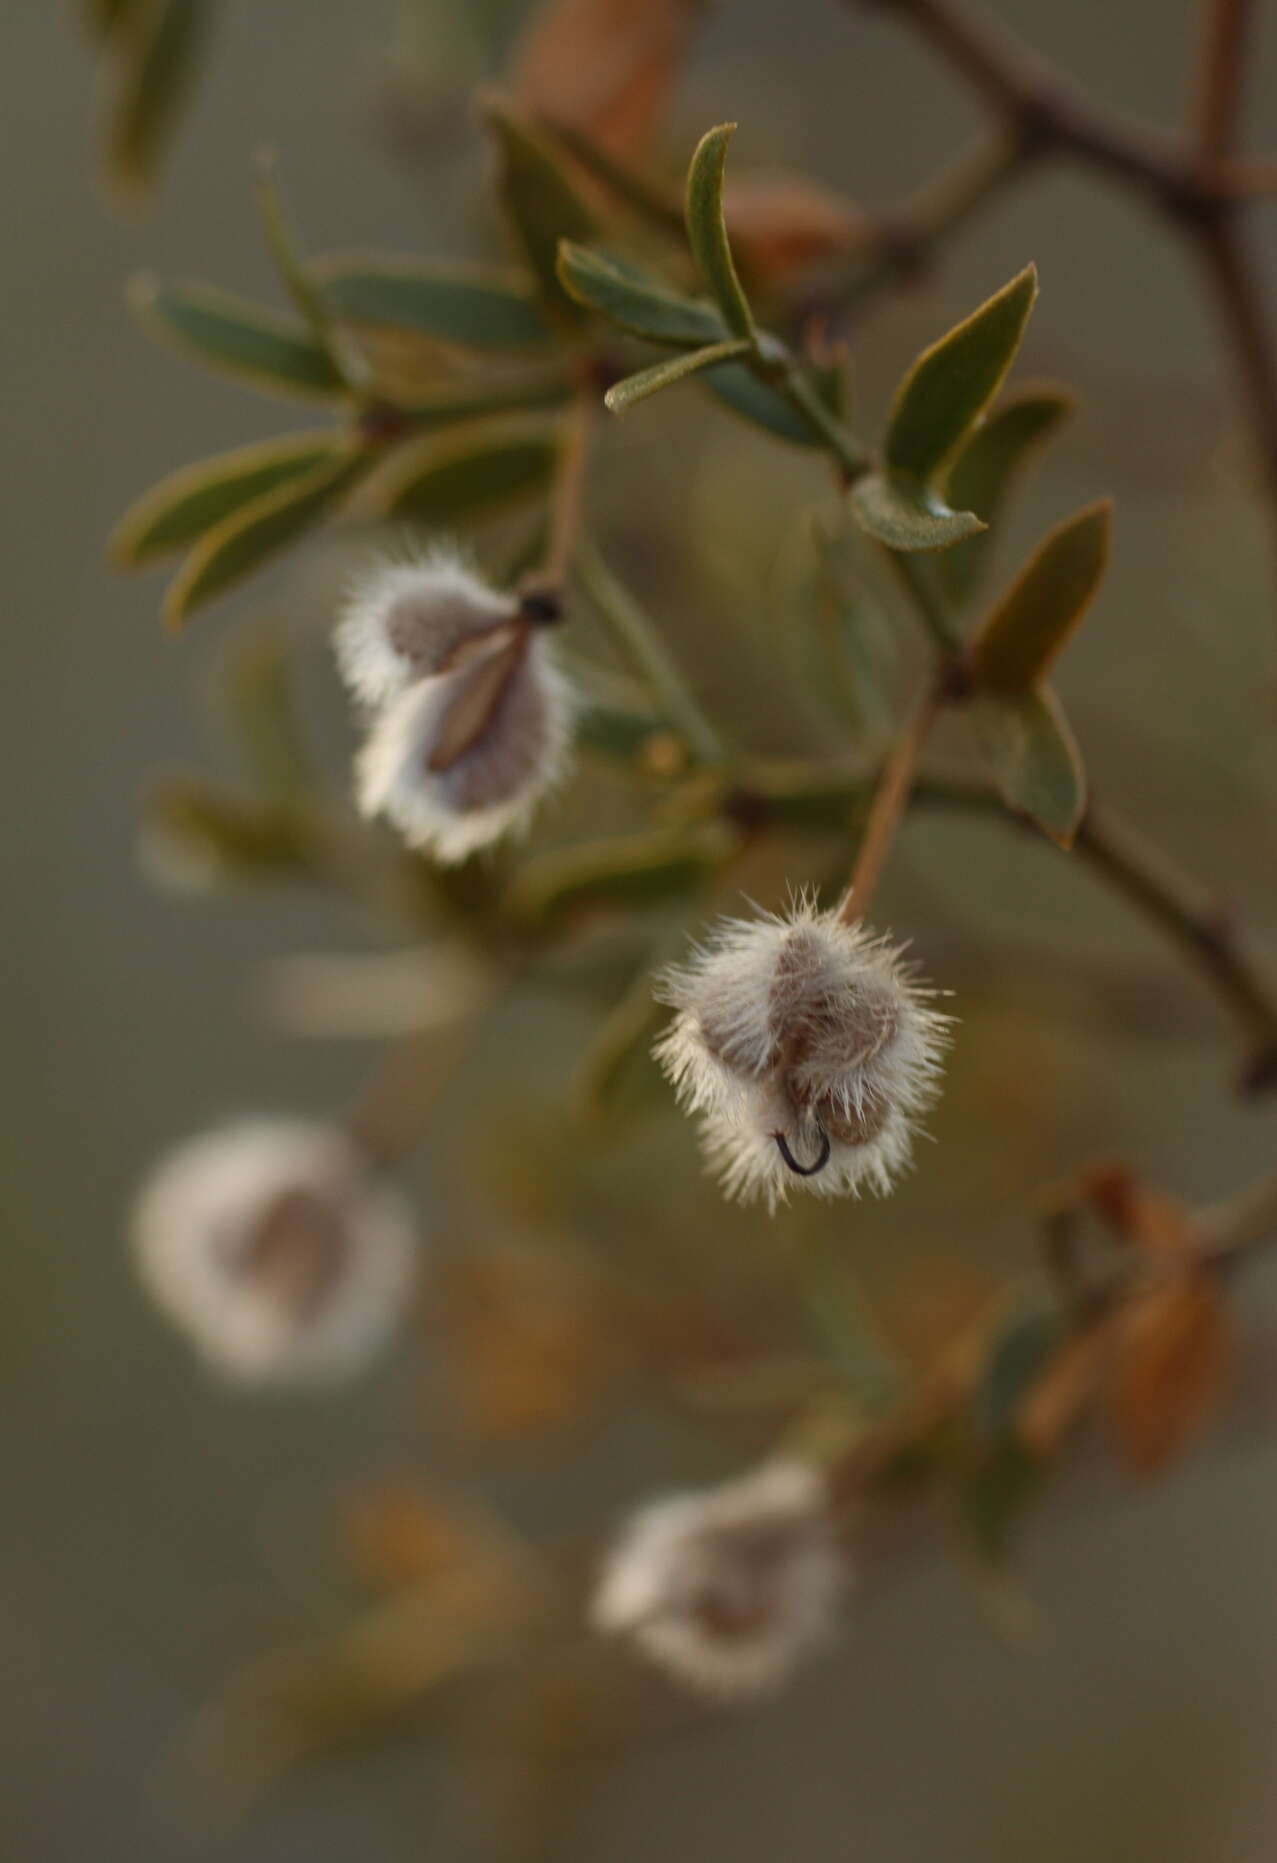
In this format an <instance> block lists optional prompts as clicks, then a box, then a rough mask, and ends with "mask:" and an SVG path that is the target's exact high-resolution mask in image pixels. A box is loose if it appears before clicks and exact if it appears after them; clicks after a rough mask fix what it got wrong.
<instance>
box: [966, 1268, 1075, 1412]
mask: <svg viewBox="0 0 1277 1863" xmlns="http://www.w3.org/2000/svg"><path fill="white" fill-rule="evenodd" d="M1064 1336H1065V1327H1064V1320H1063V1316H1062V1315H1061V1313H1060V1311H1059V1308H1058V1307H1055V1306H1051V1305H1048V1304H1046V1303H1044V1302H1042V1301H1037V1300H1033V1301H1024V1302H1022V1303H1021V1304H1020V1305H1018V1306H1017V1307H1016V1308H1015V1310H1014V1311H1013V1312H1012V1313H1011V1314H1009V1315H1008V1317H1007V1319H1006V1320H1005V1322H1004V1323H1003V1325H1002V1327H1001V1328H1000V1330H999V1331H998V1333H997V1335H996V1337H995V1338H994V1340H993V1343H992V1346H991V1348H990V1351H989V1356H988V1358H987V1360H986V1362H985V1367H984V1372H983V1375H982V1376H981V1378H980V1382H979V1385H978V1387H977V1390H976V1394H975V1415H976V1421H977V1423H978V1425H979V1427H980V1430H981V1433H982V1434H983V1435H984V1436H985V1437H986V1438H988V1439H989V1440H996V1439H997V1438H999V1437H1002V1436H1007V1435H1011V1434H1013V1433H1014V1429H1015V1424H1016V1420H1017V1417H1018V1415H1019V1411H1020V1406H1021V1405H1022V1404H1023V1402H1024V1400H1025V1398H1026V1397H1027V1396H1028V1394H1029V1392H1030V1390H1032V1388H1033V1386H1034V1385H1035V1384H1036V1383H1037V1380H1038V1377H1039V1375H1040V1373H1041V1372H1042V1370H1043V1369H1044V1367H1045V1366H1046V1364H1047V1361H1048V1360H1049V1359H1050V1357H1051V1354H1052V1353H1053V1352H1054V1351H1055V1350H1056V1348H1057V1346H1058V1345H1059V1344H1060V1342H1061V1341H1062V1340H1063V1338H1064Z"/></svg>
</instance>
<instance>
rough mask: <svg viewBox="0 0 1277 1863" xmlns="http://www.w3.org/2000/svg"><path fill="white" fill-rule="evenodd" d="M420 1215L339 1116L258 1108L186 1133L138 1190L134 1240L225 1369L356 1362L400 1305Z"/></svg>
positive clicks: (311, 1378) (332, 1370)
mask: <svg viewBox="0 0 1277 1863" xmlns="http://www.w3.org/2000/svg"><path fill="white" fill-rule="evenodd" d="M417 1245H418V1226H417V1223H416V1221H415V1219H414V1217H413V1214H412V1211H411V1210H410V1208H409V1207H408V1205H407V1203H406V1202H405V1201H404V1200H403V1198H401V1197H400V1195H399V1194H398V1192H397V1191H395V1190H393V1189H392V1188H390V1187H389V1186H388V1185H386V1184H384V1183H383V1182H380V1181H379V1180H377V1179H375V1178H373V1177H372V1176H371V1175H370V1174H369V1172H368V1169H367V1167H366V1165H365V1164H364V1162H363V1160H362V1159H361V1157H360V1155H359V1153H358V1151H357V1150H356V1148H355V1146H354V1145H353V1144H352V1143H351V1141H350V1140H349V1139H348V1138H347V1137H346V1136H345V1135H344V1134H343V1133H342V1132H340V1131H339V1130H337V1129H336V1128H335V1127H330V1126H325V1125H313V1124H310V1123H308V1122H305V1121H301V1120H288V1119H265V1118H262V1119H247V1120H243V1121H241V1122H238V1123H236V1124H233V1125H229V1126H226V1127H223V1128H220V1129H218V1130H215V1131H212V1132H208V1133H205V1134H203V1135H202V1136H200V1137H198V1138H194V1139H190V1140H188V1141H187V1142H186V1143H185V1144H183V1145H180V1146H178V1147H177V1148H176V1149H175V1150H174V1151H172V1152H171V1153H170V1154H169V1155H168V1156H167V1157H166V1158H164V1159H163V1160H161V1162H160V1163H159V1165H158V1166H157V1167H156V1169H155V1170H154V1172H153V1174H152V1176H151V1177H150V1179H149V1181H148V1182H147V1183H146V1184H145V1185H144V1187H143V1189H142V1192H141V1194H140V1196H139V1198H138V1202H137V1207H136V1211H135V1215H134V1224H133V1247H134V1252H135V1257H136V1260H137V1264H138V1269H139V1272H140V1274H141V1277H142V1279H143V1281H144V1283H145V1285H146V1286H147V1288H148V1289H149V1291H150V1293H151V1294H152V1296H153V1297H154V1299H155V1301H156V1303H157V1304H158V1305H159V1306H160V1307H161V1308H162V1309H163V1310H164V1311H165V1312H166V1313H167V1314H168V1316H169V1317H170V1318H171V1319H172V1320H174V1321H175V1322H176V1324H177V1325H178V1326H179V1327H181V1329H182V1330H183V1331H184V1332H186V1333H187V1334H188V1335H189V1336H190V1337H191V1339H192V1340H193V1341H194V1343H195V1344H196V1346H197V1347H198V1348H199V1349H200V1350H201V1352H202V1353H203V1354H204V1356H205V1357H206V1358H207V1359H208V1360H209V1361H210V1363H212V1364H213V1365H214V1366H216V1367H217V1369H218V1370H220V1371H222V1372H224V1373H225V1374H226V1375H227V1376H229V1377H232V1378H235V1379H237V1380H240V1381H242V1382H245V1383H261V1384H293V1385H306V1384H319V1383H328V1382H336V1381H338V1380H340V1379H342V1378H345V1377H348V1376H351V1375H353V1374H354V1373H355V1372H357V1371H358V1370H360V1369H361V1368H362V1367H363V1366H364V1364H365V1363H366V1362H367V1361H368V1360H369V1359H371V1358H372V1356H373V1355H374V1354H375V1352H376V1351H377V1349H378V1348H379V1347H380V1346H381V1345H382V1344H383V1343H384V1342H385V1340H386V1338H387V1336H388V1334H389V1333H390V1331H391V1329H392V1328H393V1326H394V1325H395V1323H396V1322H397V1321H398V1320H399V1319H400V1318H401V1317H402V1315H403V1313H404V1310H405V1308H406V1306H407V1304H408V1302H409V1300H410V1298H411V1294H412V1288H413V1283H414V1279H415V1275H416V1263H417Z"/></svg>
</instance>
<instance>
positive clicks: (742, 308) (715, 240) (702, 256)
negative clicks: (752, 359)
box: [686, 123, 755, 344]
mask: <svg viewBox="0 0 1277 1863" xmlns="http://www.w3.org/2000/svg"><path fill="white" fill-rule="evenodd" d="M735 128H736V125H735V123H720V124H719V126H718V128H717V129H711V130H708V131H707V132H706V134H705V135H704V136H702V137H701V139H700V142H699V143H698V144H697V146H696V153H695V154H694V155H693V157H692V165H691V167H690V168H689V169H688V171H687V201H686V213H687V238H688V243H689V245H690V246H691V248H692V257H693V258H694V259H695V260H696V263H697V265H698V267H699V268H700V273H701V277H702V278H703V279H704V280H705V282H706V284H707V285H708V286H709V288H710V290H711V292H712V293H713V295H714V300H715V302H716V303H717V305H718V308H719V309H720V310H721V311H722V313H723V321H724V322H725V323H726V325H727V327H728V329H729V330H732V331H734V332H735V334H736V335H737V336H740V337H747V338H748V339H749V341H750V343H751V344H752V343H753V342H754V338H755V331H754V318H753V313H752V312H751V310H750V308H749V300H748V299H747V298H746V296H745V293H744V290H743V289H742V287H741V282H740V279H739V278H738V277H737V276H736V266H735V264H734V263H733V261H732V248H731V242H730V240H729V239H728V237H727V222H726V220H725V219H724V217H723V178H724V169H725V167H726V164H727V145H728V143H729V142H730V141H731V139H732V132H733V130H734V129H735Z"/></svg>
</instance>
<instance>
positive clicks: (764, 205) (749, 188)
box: [724, 174, 865, 286]
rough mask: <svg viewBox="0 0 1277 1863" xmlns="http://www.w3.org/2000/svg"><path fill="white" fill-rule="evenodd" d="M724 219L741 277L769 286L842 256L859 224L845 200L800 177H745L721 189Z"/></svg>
mask: <svg viewBox="0 0 1277 1863" xmlns="http://www.w3.org/2000/svg"><path fill="white" fill-rule="evenodd" d="M724 215H725V218H726V221H727V231H728V234H729V236H730V238H731V242H732V249H733V251H734V252H735V253H736V255H737V256H738V258H739V259H740V262H741V269H742V270H743V271H744V273H745V276H746V277H747V278H748V279H749V280H750V282H751V283H752V284H768V285H773V286H775V285H780V284H787V283H790V282H792V281H793V280H794V279H795V278H796V277H801V276H802V275H803V274H805V273H810V272H811V271H813V270H814V268H816V267H817V266H822V265H823V266H828V265H830V264H831V262H832V261H834V260H836V259H840V258H845V257H846V256H847V254H848V253H849V252H851V251H852V249H853V248H854V246H855V244H856V242H857V239H858V237H860V236H861V235H863V232H864V226H865V219H864V215H863V214H862V213H860V212H859V211H858V210H857V209H856V208H855V207H853V206H852V204H851V202H850V201H846V200H844V199H843V198H842V197H841V196H840V195H838V194H835V193H834V192H833V190H832V189H830V188H825V187H822V186H821V185H820V183H819V182H816V181H810V180H808V179H807V177H806V176H804V175H788V174H751V175H745V176H744V177H742V178H741V179H740V180H738V181H733V182H732V184H731V186H730V187H728V188H727V190H726V194H725V199H724Z"/></svg>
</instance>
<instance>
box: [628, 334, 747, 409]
mask: <svg viewBox="0 0 1277 1863" xmlns="http://www.w3.org/2000/svg"><path fill="white" fill-rule="evenodd" d="M752 347H753V345H752V344H751V343H750V342H748V340H747V339H745V338H744V337H733V338H732V340H731V341H730V342H727V343H711V344H710V345H709V347H708V348H707V349H689V350H687V351H685V352H684V354H683V355H681V356H671V357H670V358H669V360H668V361H667V362H654V363H653V364H652V366H651V368H650V369H640V370H639V372H638V374H637V375H627V376H626V377H625V380H624V381H622V382H614V383H613V384H612V386H611V388H609V389H608V391H607V393H606V394H605V395H604V397H603V399H604V402H605V403H606V404H607V406H608V407H609V408H610V409H611V411H612V413H613V414H624V413H625V411H626V409H627V408H631V407H633V405H634V403H635V402H636V401H645V400H646V399H647V397H648V396H649V395H654V394H657V393H658V392H659V391H660V390H661V389H662V388H672V387H673V386H674V384H675V382H681V381H682V380H683V378H684V377H685V376H688V375H695V374H697V373H698V372H699V371H700V370H701V369H712V368H713V367H714V365H715V363H718V362H728V361H730V360H732V359H733V358H734V357H736V356H745V355H748V354H749V352H750V350H751V349H752Z"/></svg>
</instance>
